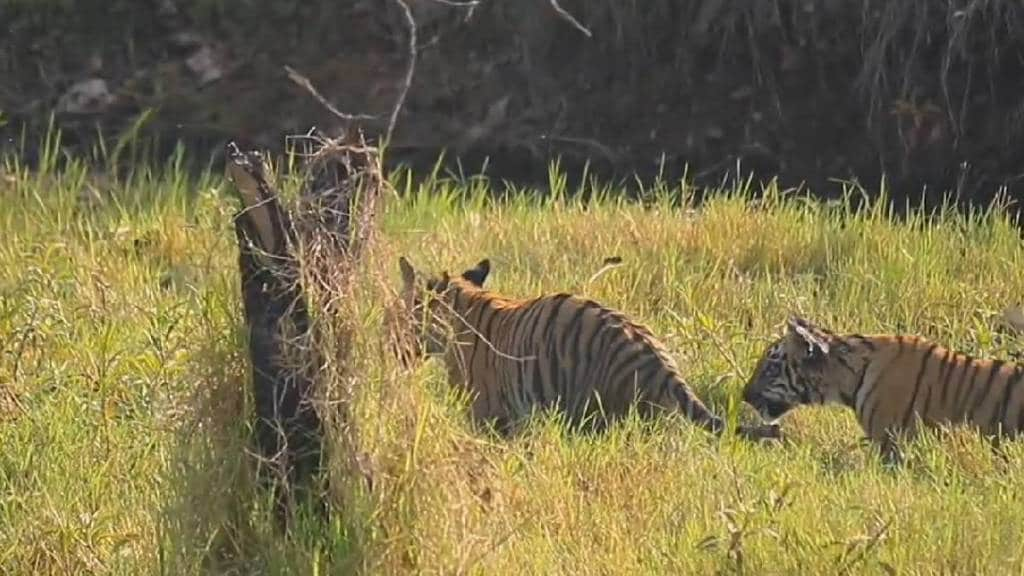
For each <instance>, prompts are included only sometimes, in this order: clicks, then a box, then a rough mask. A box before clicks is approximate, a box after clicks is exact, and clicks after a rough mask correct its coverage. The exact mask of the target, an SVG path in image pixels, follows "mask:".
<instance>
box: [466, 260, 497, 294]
mask: <svg viewBox="0 0 1024 576" xmlns="http://www.w3.org/2000/svg"><path fill="white" fill-rule="evenodd" d="M490 273H491V261H490V260H489V259H487V258H484V259H483V260H481V261H479V262H477V264H476V266H474V267H473V268H470V269H469V270H466V271H465V272H463V273H462V278H463V279H465V280H468V281H469V282H471V283H472V284H473V285H474V286H477V287H481V288H482V287H483V285H484V281H485V280H487V275H488V274H490Z"/></svg>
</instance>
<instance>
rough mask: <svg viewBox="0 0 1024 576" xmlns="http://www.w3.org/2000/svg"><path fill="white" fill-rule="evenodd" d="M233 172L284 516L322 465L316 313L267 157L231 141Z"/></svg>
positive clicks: (265, 417)
mask: <svg viewBox="0 0 1024 576" xmlns="http://www.w3.org/2000/svg"><path fill="white" fill-rule="evenodd" d="M227 152H228V154H227V173H228V176H229V177H230V179H231V180H232V181H233V182H234V183H235V186H236V187H237V189H238V192H239V195H240V197H241V199H242V206H243V208H242V210H241V211H239V212H238V213H237V214H236V215H235V219H234V221H235V236H236V238H237V240H238V265H239V272H240V274H241V287H242V303H243V309H244V316H245V322H246V325H247V327H248V332H249V357H250V358H251V362H252V394H253V401H254V404H255V411H256V417H255V422H254V436H255V444H256V452H257V453H258V455H259V457H260V464H261V477H262V478H263V479H264V480H265V481H269V482H270V483H272V484H273V489H274V492H275V494H274V501H275V507H276V513H277V514H278V516H279V518H281V519H284V514H285V512H286V511H287V510H289V509H291V508H292V507H293V505H294V503H295V501H296V497H297V496H299V495H300V493H302V492H305V491H306V490H307V489H308V488H309V486H310V483H311V482H312V480H313V477H314V476H315V475H316V473H317V472H318V471H319V469H320V464H321V458H322V456H323V445H322V444H323V440H322V438H323V430H322V426H321V422H320V418H319V416H318V414H317V412H316V409H315V406H314V404H313V389H312V378H311V376H312V375H311V373H310V372H311V368H312V367H311V366H309V365H308V360H309V358H308V357H307V355H306V354H304V353H302V352H303V347H304V346H305V347H307V349H308V344H309V329H310V318H309V310H308V308H307V303H306V298H305V294H304V293H303V289H302V285H301V283H300V282H299V271H298V266H297V261H296V259H295V258H294V257H293V254H292V253H291V247H292V246H294V245H295V229H294V227H293V225H292V222H291V218H290V217H289V216H288V213H287V212H286V211H285V210H284V207H283V206H282V204H281V201H280V198H279V195H278V192H277V191H276V190H275V189H274V188H273V186H272V185H271V184H270V182H269V181H268V179H267V173H266V170H267V168H266V166H265V164H264V161H263V157H262V156H261V155H260V154H259V153H258V152H243V151H241V150H239V149H238V148H237V147H236V146H234V144H229V145H228V151H227Z"/></svg>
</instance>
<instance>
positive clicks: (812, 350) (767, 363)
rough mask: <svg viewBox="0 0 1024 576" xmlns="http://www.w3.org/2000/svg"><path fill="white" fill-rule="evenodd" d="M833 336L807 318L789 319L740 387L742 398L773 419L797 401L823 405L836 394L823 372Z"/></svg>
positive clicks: (779, 416)
mask: <svg viewBox="0 0 1024 576" xmlns="http://www.w3.org/2000/svg"><path fill="white" fill-rule="evenodd" d="M834 338H835V337H834V336H833V335H832V334H830V333H828V332H826V331H824V330H821V329H819V328H817V327H815V326H813V325H811V324H810V323H808V322H807V321H806V320H803V319H801V318H792V319H790V321H789V324H788V328H787V331H786V334H785V335H783V336H782V337H781V338H779V339H778V340H776V341H775V342H773V343H772V345H771V346H769V347H768V350H766V351H765V354H764V356H762V358H761V360H760V361H759V362H758V363H757V367H756V368H755V369H754V373H753V374H752V375H751V377H750V381H749V382H747V385H746V387H744V389H743V401H744V402H746V403H747V404H750V405H751V406H752V407H753V408H754V409H755V410H757V412H758V414H760V416H761V417H762V418H764V419H765V420H766V421H768V422H776V421H778V419H779V418H781V417H782V416H783V415H784V414H785V413H786V412H789V411H790V410H792V409H793V408H795V407H796V406H799V405H800V404H823V403H825V402H826V401H831V400H834V399H835V398H833V397H836V396H838V388H837V389H836V390H831V389H830V388H829V386H828V384H827V382H828V379H826V378H824V374H825V371H826V369H827V368H828V365H829V352H830V350H831V347H832V343H833V340H834Z"/></svg>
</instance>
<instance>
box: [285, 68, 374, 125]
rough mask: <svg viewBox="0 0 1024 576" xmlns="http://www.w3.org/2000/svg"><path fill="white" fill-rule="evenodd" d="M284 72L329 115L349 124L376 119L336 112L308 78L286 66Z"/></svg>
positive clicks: (368, 116) (363, 115)
mask: <svg viewBox="0 0 1024 576" xmlns="http://www.w3.org/2000/svg"><path fill="white" fill-rule="evenodd" d="M284 70H285V72H287V73H288V79H289V80H291V81H292V82H294V83H295V84H296V85H298V86H299V87H300V88H302V89H303V90H305V91H306V92H309V94H310V95H311V96H313V98H316V100H317V102H320V104H322V105H323V106H324V108H327V110H329V111H330V113H331V114H334V115H335V116H337V117H338V118H341V119H342V120H345V121H349V122H351V121H352V120H374V119H376V118H377V117H376V116H370V115H368V114H346V113H344V112H342V111H341V110H338V109H337V108H335V106H334V104H331V103H330V102H329V101H328V100H327V98H324V97H323V95H322V94H320V91H318V90H317V89H316V87H315V86H313V83H312V82H311V81H310V80H309V78H307V77H305V76H303V75H302V74H299V73H298V72H297V71H296V70H295V69H294V68H292V67H291V66H288V65H285V67H284Z"/></svg>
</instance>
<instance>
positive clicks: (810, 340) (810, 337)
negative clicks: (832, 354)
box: [788, 316, 831, 356]
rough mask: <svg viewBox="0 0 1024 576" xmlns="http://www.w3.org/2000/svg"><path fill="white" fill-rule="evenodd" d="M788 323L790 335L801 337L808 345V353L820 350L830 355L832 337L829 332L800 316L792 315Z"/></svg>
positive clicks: (823, 353) (825, 354)
mask: <svg viewBox="0 0 1024 576" xmlns="http://www.w3.org/2000/svg"><path fill="white" fill-rule="evenodd" d="M788 325H789V333H790V335H791V336H796V337H798V338H799V339H801V340H802V341H803V342H804V344H806V345H807V351H808V353H810V354H814V353H815V352H820V353H821V354H822V355H824V356H827V355H828V351H829V340H830V339H831V338H830V337H829V335H828V333H826V332H825V331H823V330H821V329H820V328H818V327H817V326H815V325H813V324H811V323H810V322H808V321H807V320H804V319H803V318H800V317H799V316H793V317H791V318H790V319H789V322H788Z"/></svg>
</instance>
